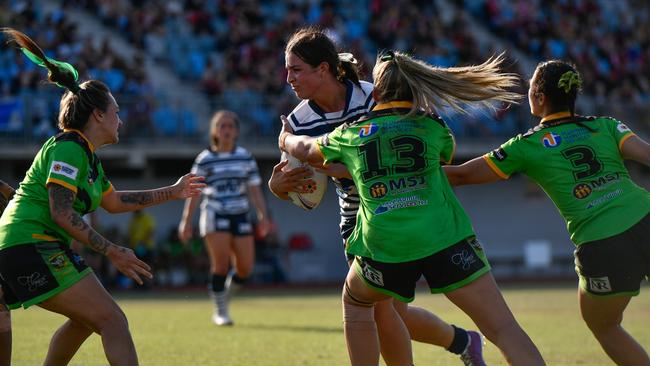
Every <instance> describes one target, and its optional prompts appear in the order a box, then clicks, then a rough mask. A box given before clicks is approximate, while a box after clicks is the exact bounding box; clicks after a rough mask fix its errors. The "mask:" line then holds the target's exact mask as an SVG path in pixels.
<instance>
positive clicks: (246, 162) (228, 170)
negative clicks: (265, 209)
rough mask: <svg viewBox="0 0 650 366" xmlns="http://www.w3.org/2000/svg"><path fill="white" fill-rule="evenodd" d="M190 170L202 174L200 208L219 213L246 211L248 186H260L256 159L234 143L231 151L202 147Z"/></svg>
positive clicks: (229, 213)
mask: <svg viewBox="0 0 650 366" xmlns="http://www.w3.org/2000/svg"><path fill="white" fill-rule="evenodd" d="M192 173H195V174H198V175H202V176H204V177H205V183H206V184H207V187H206V188H204V189H203V193H202V196H203V200H202V201H201V208H202V209H204V208H206V207H208V208H210V209H212V210H214V211H216V212H217V213H219V214H222V215H236V214H241V213H245V212H248V210H249V208H250V202H249V197H248V186H252V185H260V184H261V182H262V180H261V178H260V174H259V170H258V168H257V163H256V162H255V159H254V158H253V156H252V155H251V153H249V152H248V151H247V150H246V149H244V148H243V147H240V146H237V147H235V149H234V150H233V151H231V152H214V151H212V150H210V149H205V150H203V151H202V152H201V153H200V154H199V155H198V156H197V157H196V159H195V160H194V165H192Z"/></svg>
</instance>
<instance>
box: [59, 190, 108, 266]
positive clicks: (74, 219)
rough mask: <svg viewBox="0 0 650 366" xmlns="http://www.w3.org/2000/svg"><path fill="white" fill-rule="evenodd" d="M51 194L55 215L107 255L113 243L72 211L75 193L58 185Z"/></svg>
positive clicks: (92, 246) (91, 246)
mask: <svg viewBox="0 0 650 366" xmlns="http://www.w3.org/2000/svg"><path fill="white" fill-rule="evenodd" d="M49 192H50V193H49V194H50V202H52V204H53V205H54V210H55V213H56V214H57V215H59V216H61V217H66V218H67V220H68V222H69V223H70V225H72V228H73V229H75V230H78V231H79V232H81V235H84V236H86V237H87V238H88V240H87V241H88V243H87V245H88V246H89V247H90V248H92V249H93V250H95V251H97V252H99V253H101V254H104V255H105V254H106V251H107V250H108V247H109V246H111V242H109V241H108V240H106V239H105V238H104V237H102V236H101V235H99V234H98V233H97V232H96V231H95V230H93V228H92V227H90V225H88V224H87V223H86V222H85V221H84V219H83V218H82V217H81V216H80V215H79V214H78V213H77V212H75V211H74V210H73V209H72V203H73V202H74V198H75V194H74V192H73V191H71V190H69V189H67V188H65V187H63V186H60V185H58V184H53V185H52V186H51V187H50V189H49Z"/></svg>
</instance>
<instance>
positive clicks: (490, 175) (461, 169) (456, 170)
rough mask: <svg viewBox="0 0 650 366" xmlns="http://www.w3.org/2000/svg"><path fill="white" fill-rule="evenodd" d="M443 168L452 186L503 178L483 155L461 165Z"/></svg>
mask: <svg viewBox="0 0 650 366" xmlns="http://www.w3.org/2000/svg"><path fill="white" fill-rule="evenodd" d="M442 169H444V171H445V174H447V179H448V180H449V183H450V184H451V185H452V186H462V185H466V184H483V183H490V182H495V181H497V180H499V179H501V177H500V176H499V175H497V173H495V172H494V170H492V168H490V166H489V165H488V163H487V161H485V159H484V158H483V157H482V156H479V157H477V158H474V159H472V160H470V161H468V162H466V163H464V164H461V165H445V166H443V167H442Z"/></svg>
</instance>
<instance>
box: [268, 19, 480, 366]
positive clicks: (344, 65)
mask: <svg viewBox="0 0 650 366" xmlns="http://www.w3.org/2000/svg"><path fill="white" fill-rule="evenodd" d="M285 58H286V59H285V63H286V69H287V83H289V85H291V88H292V89H293V90H294V92H295V93H296V95H297V96H298V97H299V98H300V99H302V101H301V102H300V103H299V104H298V106H296V108H294V110H293V111H292V112H291V114H289V116H288V121H289V124H290V125H291V128H292V129H293V131H294V133H295V134H297V135H306V136H320V135H323V134H325V133H329V132H331V131H333V130H334V129H335V128H336V127H338V126H340V125H341V124H343V123H346V122H353V121H355V120H357V119H359V118H360V117H362V116H364V115H365V114H366V113H367V112H368V111H370V110H371V109H372V108H373V107H374V105H375V103H374V101H373V99H372V89H373V86H372V84H371V83H368V82H366V81H362V80H359V74H358V73H357V68H356V65H355V63H356V61H355V60H354V58H353V57H352V55H351V54H349V53H348V54H338V53H337V49H336V45H335V44H334V43H333V42H332V41H331V40H330V38H329V37H327V35H326V34H325V33H324V32H323V31H321V30H318V29H315V28H305V29H301V30H298V31H296V32H295V33H294V34H293V35H292V36H291V37H290V39H289V41H288V42H287V46H286V49H285ZM285 165H286V161H285V162H280V163H279V164H277V165H276V166H275V168H274V169H273V175H272V176H271V179H270V180H269V188H270V189H271V192H273V193H274V194H275V195H276V196H277V197H279V198H281V199H285V200H286V199H288V197H287V192H289V191H294V192H301V191H302V189H303V187H302V186H303V184H304V178H305V177H306V174H308V173H307V172H306V170H305V169H304V168H298V169H293V170H291V171H285V170H284V167H285ZM325 172H326V173H327V174H328V175H331V176H334V178H333V179H334V183H335V185H336V188H337V189H336V192H337V194H338V196H339V206H340V214H341V223H340V229H341V236H342V238H343V240H344V241H345V240H346V239H347V238H348V237H349V236H350V234H351V233H352V231H353V230H354V227H355V224H356V217H357V211H358V209H359V193H358V192H357V188H356V187H355V185H354V182H353V181H352V180H351V179H350V176H349V173H347V169H346V168H345V166H343V165H342V164H329V165H328V169H327V170H326V171H325ZM346 177H347V178H346ZM353 258H354V257H353V256H348V261H349V262H350V263H351V261H352V260H353ZM394 301H395V302H399V301H398V300H393V299H388V300H386V301H382V302H380V303H378V304H377V306H376V307H375V319H376V320H377V326H378V331H379V338H380V341H381V345H382V347H381V353H382V356H383V358H384V360H385V361H386V363H387V364H388V365H395V364H398V363H399V361H400V360H403V359H404V357H405V356H406V355H407V354H408V355H410V348H408V349H406V348H400V347H397V346H396V345H397V344H399V336H400V335H399V334H398V333H397V332H395V331H394V330H395V329H398V327H399V326H400V324H401V323H402V322H401V320H400V319H399V317H400V314H398V313H397V311H396V310H395V308H394V306H393V302H394ZM401 305H404V304H401ZM401 305H399V306H401ZM402 315H404V322H405V323H406V325H407V327H408V331H409V332H410V335H411V337H412V339H414V340H416V341H418V342H423V343H429V344H433V345H437V346H441V347H444V348H446V349H447V350H448V351H450V352H452V353H455V354H465V358H466V359H473V360H476V364H479V365H480V364H481V363H482V362H483V360H482V343H481V336H480V334H478V332H476V331H469V332H468V331H465V330H464V329H462V328H460V327H456V326H452V325H450V324H447V323H446V322H444V321H443V320H442V319H440V318H438V317H437V316H435V315H434V314H432V313H430V312H429V311H427V310H425V309H422V308H418V307H413V306H409V307H408V311H405V312H403V313H402ZM470 337H471V338H472V340H473V344H472V346H471V347H468V346H469V344H470Z"/></svg>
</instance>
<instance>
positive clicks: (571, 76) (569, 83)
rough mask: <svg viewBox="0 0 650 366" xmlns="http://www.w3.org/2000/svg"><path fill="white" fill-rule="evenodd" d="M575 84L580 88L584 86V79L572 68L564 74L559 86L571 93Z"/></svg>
mask: <svg viewBox="0 0 650 366" xmlns="http://www.w3.org/2000/svg"><path fill="white" fill-rule="evenodd" d="M574 85H575V86H576V89H579V88H580V87H581V86H582V79H580V75H578V73H577V72H575V71H572V70H570V71H567V72H565V73H564V74H562V77H560V81H558V82H557V86H558V88H560V89H564V92H565V93H567V94H569V92H570V91H571V88H572V87H573V86H574Z"/></svg>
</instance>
